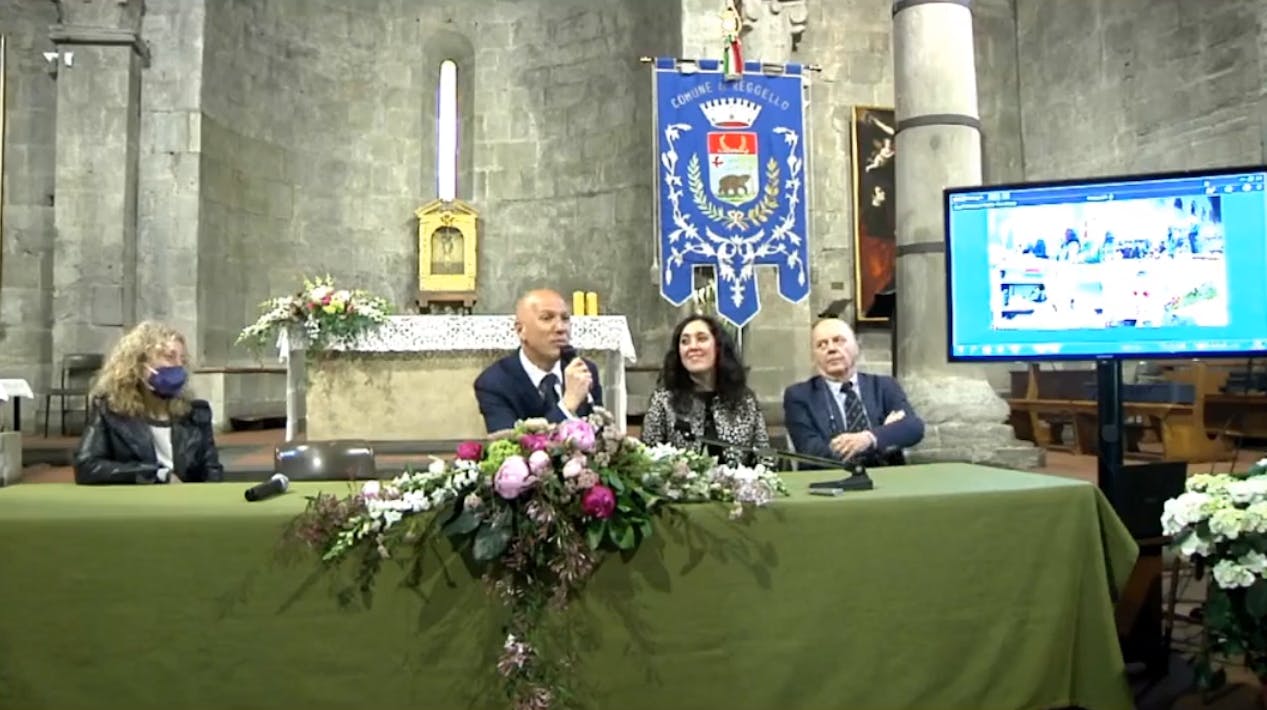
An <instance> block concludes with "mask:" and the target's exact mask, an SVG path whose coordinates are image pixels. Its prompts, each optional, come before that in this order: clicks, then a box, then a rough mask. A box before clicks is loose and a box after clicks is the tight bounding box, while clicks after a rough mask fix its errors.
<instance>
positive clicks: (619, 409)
mask: <svg viewBox="0 0 1267 710" xmlns="http://www.w3.org/2000/svg"><path fill="white" fill-rule="evenodd" d="M572 345H573V346H574V347H575V348H576V349H577V350H578V351H580V352H581V353H582V355H583V356H587V357H592V353H596V352H602V353H604V355H605V363H602V364H603V371H604V374H605V375H606V376H607V378H609V380H610V381H609V383H608V388H607V392H606V393H605V397H604V399H605V400H606V401H605V404H606V405H607V408H608V409H609V411H611V413H612V416H613V417H615V419H616V422H617V425H618V426H620V427H621V428H622V429H624V428H625V426H626V415H627V412H628V399H629V396H628V388H627V386H626V380H625V365H626V364H633V363H635V362H637V359H638V354H637V351H636V350H635V349H634V343H633V336H632V335H631V334H630V332H629V322H628V320H627V319H626V318H625V317H624V316H573V318H572ZM517 347H519V336H518V335H516V334H515V319H514V316H510V315H480V316H462V315H415V316H391V317H390V318H389V319H388V321H387V322H386V323H384V324H383V325H381V326H380V327H378V328H376V329H375V330H373V331H372V332H369V333H366V334H364V335H362V336H361V337H360V338H358V339H357V340H356V342H354V343H352V344H351V345H349V346H345V347H341V346H334V347H332V348H331V349H332V350H341V351H344V352H361V353H410V352H443V351H448V352H459V351H461V352H507V353H508V352H510V351H512V350H514V349H515V348H517ZM304 349H305V346H304V344H302V343H300V344H298V345H297V347H292V344H291V338H290V334H289V333H287V332H285V331H282V332H281V333H280V334H279V336H278V339H277V350H278V356H279V359H280V360H281V361H282V362H285V363H286V438H287V439H288V440H291V439H294V438H295V437H296V435H298V434H299V433H301V432H300V431H299V429H298V425H299V422H300V421H301V420H303V419H304V418H305V416H306V412H305V410H304V408H305V397H306V388H307V373H306V369H305V367H304V358H302V357H291V353H292V352H302V351H303V350H304ZM471 384H472V385H473V384H474V383H471ZM471 396H472V397H474V391H473V390H472V394H471Z"/></svg>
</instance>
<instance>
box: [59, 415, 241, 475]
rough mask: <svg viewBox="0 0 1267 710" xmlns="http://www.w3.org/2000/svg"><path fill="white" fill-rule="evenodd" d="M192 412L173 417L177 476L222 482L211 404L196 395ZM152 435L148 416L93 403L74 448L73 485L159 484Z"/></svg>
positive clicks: (156, 458) (173, 451)
mask: <svg viewBox="0 0 1267 710" xmlns="http://www.w3.org/2000/svg"><path fill="white" fill-rule="evenodd" d="M192 404H193V407H192V409H191V410H190V412H189V414H187V415H185V416H184V417H181V418H179V419H175V420H173V421H172V459H173V462H172V463H173V467H174V469H175V474H176V475H177V476H179V477H180V480H181V481H183V482H187V483H194V482H211V481H222V480H224V467H223V466H221V465H220V455H219V454H218V453H217V452H216V441H215V435H214V434H213V433H212V430H211V405H209V404H207V402H206V401H204V400H201V399H195V400H194V401H193V402H192ZM160 482H161V481H159V479H158V455H157V454H156V453H154V439H153V435H152V434H151V433H150V428H149V424H148V423H146V421H145V420H144V419H138V418H136V417H128V416H124V415H122V414H115V413H114V412H111V411H110V410H109V409H107V408H106V406H105V402H104V401H102V400H100V399H99V400H96V401H94V402H93V406H92V413H91V414H90V415H89V416H88V425H87V426H86V427H85V428H84V435H83V437H82V438H81V439H80V440H79V448H77V449H76V450H75V483H79V484H88V485H102V484H120V483H160Z"/></svg>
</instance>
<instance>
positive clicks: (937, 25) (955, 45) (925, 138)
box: [893, 0, 1043, 467]
mask: <svg viewBox="0 0 1267 710" xmlns="http://www.w3.org/2000/svg"><path fill="white" fill-rule="evenodd" d="M893 59H894V71H893V78H894V97H895V103H896V110H897V141H896V151H897V156H898V157H897V163H896V172H897V197H896V199H897V204H896V207H897V244H898V247H897V286H898V303H897V323H896V326H897V352H896V353H895V354H894V356H895V360H896V361H897V374H898V377H899V378H900V379H901V381H902V384H903V386H904V387H905V388H906V392H907V395H908V396H909V397H910V400H911V404H912V405H913V406H914V407H915V409H916V411H918V412H919V413H920V415H921V416H922V417H923V418H924V420H925V421H926V423H927V425H928V426H927V433H926V435H925V438H924V441H923V443H922V444H921V445H920V446H919V447H918V448H917V449H916V450H915V451H914V452H912V456H911V458H912V460H915V461H948V460H957V461H974V462H981V463H993V464H999V465H1008V466H1018V467H1033V466H1038V465H1041V460H1042V453H1043V452H1042V451H1041V450H1040V449H1037V448H1035V447H1033V446H1032V445H1029V444H1027V443H1024V442H1020V441H1017V440H1016V438H1015V437H1014V436H1013V433H1012V428H1011V426H1009V425H1008V424H1006V423H1005V422H1006V421H1007V418H1008V406H1007V404H1006V403H1005V402H1003V401H1002V400H1001V399H1000V398H999V397H998V395H997V394H995V392H994V390H993V388H992V387H991V386H990V384H989V382H988V381H987V380H986V377H985V374H984V371H983V370H982V369H981V368H979V367H973V366H963V365H957V364H956V365H951V364H949V363H948V362H947V352H946V305H945V304H946V258H945V257H946V255H945V235H944V234H943V229H944V228H943V220H942V190H943V189H944V188H945V187H947V186H952V185H953V186H961V185H978V184H980V183H981V123H980V120H979V117H978V114H977V84H976V67H975V59H974V54H973V34H972V9H971V0H894V2H893Z"/></svg>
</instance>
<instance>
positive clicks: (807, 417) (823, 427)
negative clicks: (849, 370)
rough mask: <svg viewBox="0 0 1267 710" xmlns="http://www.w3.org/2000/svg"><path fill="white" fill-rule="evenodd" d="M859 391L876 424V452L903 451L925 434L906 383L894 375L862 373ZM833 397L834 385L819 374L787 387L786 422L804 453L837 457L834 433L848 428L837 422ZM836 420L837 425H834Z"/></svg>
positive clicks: (788, 429)
mask: <svg viewBox="0 0 1267 710" xmlns="http://www.w3.org/2000/svg"><path fill="white" fill-rule="evenodd" d="M858 394H859V395H860V396H861V397H862V406H863V407H864V408H866V410H867V416H868V417H869V418H870V419H871V423H872V424H873V425H874V426H872V427H871V433H872V434H873V435H875V441H876V449H875V453H876V454H878V455H879V456H881V457H885V456H888V455H891V454H893V453H895V452H897V453H900V452H901V450H902V449H905V448H907V447H911V446H915V445H916V444H918V443H919V442H920V441H922V440H923V438H924V420H922V419H920V418H919V415H917V414H916V413H915V410H913V409H911V404H910V402H908V401H906V393H905V392H903V391H902V386H901V385H899V384H898V382H897V380H895V379H893V378H892V377H884V376H882V375H867V374H863V373H859V374H858ZM832 400H833V396H832V392H831V388H830V387H828V385H827V382H826V381H825V380H824V379H823V378H822V377H819V376H814V377H811V378H810V379H808V380H806V381H804V382H798V383H796V384H794V385H792V386H791V387H788V388H787V389H786V390H784V391H783V424H784V426H786V427H787V433H788V436H789V437H791V439H792V446H793V447H794V448H795V449H796V450H797V451H798V452H800V453H803V454H809V455H811V456H818V457H821V458H828V459H836V460H839V459H840V457H839V456H837V455H836V454H835V453H834V452H833V451H832V450H831V446H830V442H831V439H832V437H833V436H834V435H835V434H837V433H839V432H841V431H844V428H843V426H842V425H841V423H839V422H833V421H832V417H831V416H830V415H829V414H828V411H829V410H828V405H829V403H831V402H832ZM899 411H901V412H906V416H905V417H904V418H903V419H902V420H900V421H896V422H894V423H892V424H887V425H886V424H883V422H884V419H885V417H887V416H889V415H890V414H892V413H893V412H899ZM833 424H834V426H833Z"/></svg>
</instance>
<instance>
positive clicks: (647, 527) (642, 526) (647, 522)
mask: <svg viewBox="0 0 1267 710" xmlns="http://www.w3.org/2000/svg"><path fill="white" fill-rule="evenodd" d="M638 532H640V533H642V539H643V540H646V539H647V538H649V537H651V519H650V518H643V519H642V520H639V521H638Z"/></svg>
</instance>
